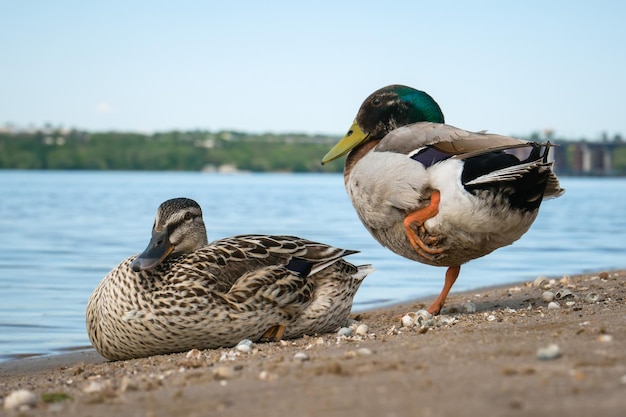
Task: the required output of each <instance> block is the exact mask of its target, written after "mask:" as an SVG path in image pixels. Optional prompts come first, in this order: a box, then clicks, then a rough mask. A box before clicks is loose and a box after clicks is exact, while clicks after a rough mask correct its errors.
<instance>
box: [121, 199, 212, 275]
mask: <svg viewBox="0 0 626 417" xmlns="http://www.w3.org/2000/svg"><path fill="white" fill-rule="evenodd" d="M207 243H208V242H207V234H206V227H205V225H204V221H203V220H202V209H201V208H200V206H199V205H198V203H196V202H195V201H194V200H191V199H189V198H173V199H171V200H167V201H165V202H164V203H162V204H161V205H160V206H159V208H158V210H157V214H156V218H155V220H154V226H153V227H152V238H151V239H150V243H148V247H147V248H146V249H145V250H144V251H143V252H142V253H141V254H139V255H138V256H137V257H136V258H135V260H133V262H132V263H131V268H132V269H133V271H135V272H139V271H143V270H146V269H152V268H154V267H156V266H157V265H159V264H160V263H161V262H163V261H164V260H165V259H166V258H168V257H174V256H178V255H182V254H185V253H189V252H192V251H194V250H196V249H198V248H201V247H203V246H205V245H207Z"/></svg>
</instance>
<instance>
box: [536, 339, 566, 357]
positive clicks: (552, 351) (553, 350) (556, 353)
mask: <svg viewBox="0 0 626 417" xmlns="http://www.w3.org/2000/svg"><path fill="white" fill-rule="evenodd" d="M560 357H561V348H559V345H557V344H556V343H551V344H549V345H548V346H546V347H542V348H539V349H537V359H539V360H542V361H549V360H552V359H557V358H560Z"/></svg>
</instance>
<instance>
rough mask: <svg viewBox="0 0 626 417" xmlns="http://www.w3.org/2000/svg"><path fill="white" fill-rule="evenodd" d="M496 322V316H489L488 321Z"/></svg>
mask: <svg viewBox="0 0 626 417" xmlns="http://www.w3.org/2000/svg"><path fill="white" fill-rule="evenodd" d="M495 320H496V316H494V315H493V314H490V315H488V316H487V321H495Z"/></svg>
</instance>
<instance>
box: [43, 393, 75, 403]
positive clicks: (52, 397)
mask: <svg viewBox="0 0 626 417" xmlns="http://www.w3.org/2000/svg"><path fill="white" fill-rule="evenodd" d="M41 399H42V400H43V401H44V402H45V403H60V402H62V401H67V400H71V399H72V397H71V396H70V395H69V394H66V393H64V392H44V393H43V394H41Z"/></svg>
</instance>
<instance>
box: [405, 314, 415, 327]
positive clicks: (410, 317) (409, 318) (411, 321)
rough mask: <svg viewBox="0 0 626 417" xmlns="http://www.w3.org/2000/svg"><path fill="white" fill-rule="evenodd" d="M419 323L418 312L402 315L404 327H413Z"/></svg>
mask: <svg viewBox="0 0 626 417" xmlns="http://www.w3.org/2000/svg"><path fill="white" fill-rule="evenodd" d="M415 324H417V314H415V313H413V312H411V313H407V314H405V315H404V316H403V317H402V326H403V327H413V326H415Z"/></svg>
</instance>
